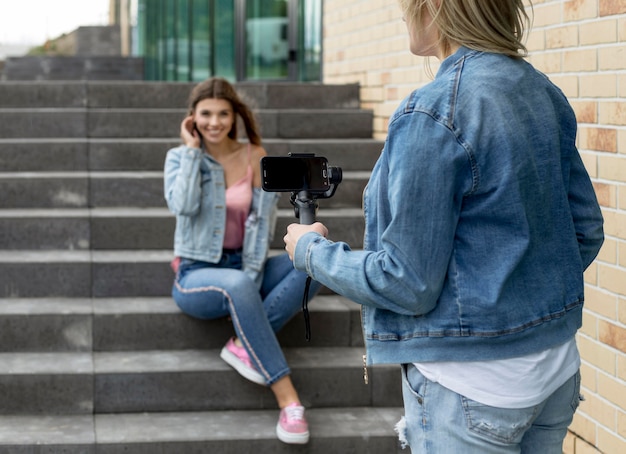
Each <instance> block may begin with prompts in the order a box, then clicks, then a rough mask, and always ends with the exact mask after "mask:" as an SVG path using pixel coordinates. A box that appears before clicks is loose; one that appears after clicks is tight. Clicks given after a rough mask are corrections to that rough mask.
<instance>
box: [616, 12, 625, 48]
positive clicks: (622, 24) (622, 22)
mask: <svg viewBox="0 0 626 454" xmlns="http://www.w3.org/2000/svg"><path fill="white" fill-rule="evenodd" d="M617 30H618V31H619V40H620V41H622V42H623V41H626V17H625V18H620V19H619V20H618V25H617Z"/></svg>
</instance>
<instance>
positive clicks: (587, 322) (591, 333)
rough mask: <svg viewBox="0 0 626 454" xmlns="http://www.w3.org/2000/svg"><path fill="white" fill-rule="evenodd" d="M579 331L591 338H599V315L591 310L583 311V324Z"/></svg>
mask: <svg viewBox="0 0 626 454" xmlns="http://www.w3.org/2000/svg"><path fill="white" fill-rule="evenodd" d="M579 332H580V333H581V334H584V335H585V336H587V337H589V338H591V339H596V340H597V339H598V317H597V316H596V314H594V313H593V312H591V311H583V326H581V327H580V330H579Z"/></svg>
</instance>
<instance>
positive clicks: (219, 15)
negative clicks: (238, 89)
mask: <svg viewBox="0 0 626 454" xmlns="http://www.w3.org/2000/svg"><path fill="white" fill-rule="evenodd" d="M213 17H214V21H213V24H214V30H215V32H214V35H213V39H214V41H213V46H214V47H213V48H214V52H215V54H214V55H215V61H214V62H213V65H214V69H215V75H216V76H219V77H223V78H225V79H228V80H230V81H231V82H232V81H234V80H235V79H236V77H237V76H236V69H235V1H234V0H215V14H214V15H213Z"/></svg>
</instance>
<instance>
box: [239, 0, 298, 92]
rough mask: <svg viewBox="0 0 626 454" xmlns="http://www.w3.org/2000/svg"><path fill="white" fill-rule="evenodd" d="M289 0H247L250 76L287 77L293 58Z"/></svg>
mask: <svg viewBox="0 0 626 454" xmlns="http://www.w3.org/2000/svg"><path fill="white" fill-rule="evenodd" d="M288 24H289V19H288V14H287V0H249V1H248V2H246V26H245V33H246V55H247V59H246V79H248V80H263V79H284V78H286V77H287V76H288V67H287V62H288V58H289V33H288Z"/></svg>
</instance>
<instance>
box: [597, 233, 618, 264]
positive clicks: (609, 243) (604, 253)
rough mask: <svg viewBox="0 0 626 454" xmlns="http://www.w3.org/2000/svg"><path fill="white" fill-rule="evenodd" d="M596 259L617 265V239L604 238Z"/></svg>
mask: <svg viewBox="0 0 626 454" xmlns="http://www.w3.org/2000/svg"><path fill="white" fill-rule="evenodd" d="M596 260H599V261H601V262H603V263H607V264H609V265H617V241H615V240H614V239H613V238H605V239H604V244H603V245H602V248H601V249H600V253H599V254H598V257H597V258H596Z"/></svg>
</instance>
